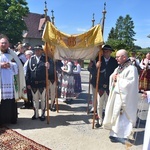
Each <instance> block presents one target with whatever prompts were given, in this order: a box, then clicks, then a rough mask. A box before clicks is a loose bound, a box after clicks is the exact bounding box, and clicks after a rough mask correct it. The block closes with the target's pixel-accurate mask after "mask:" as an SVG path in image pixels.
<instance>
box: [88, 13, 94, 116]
mask: <svg viewBox="0 0 150 150" xmlns="http://www.w3.org/2000/svg"><path fill="white" fill-rule="evenodd" d="M94 22H95V19H94V13H93V19H92V27H94ZM90 80H91V74H89V88H88V102H87V114H89V105H90V99H91V94H90V93H91V92H90V91H91V86H90V85H91V83H90ZM92 103H93V102H92ZM92 107H93V106H92Z"/></svg>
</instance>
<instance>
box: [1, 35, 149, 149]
mask: <svg viewBox="0 0 150 150" xmlns="http://www.w3.org/2000/svg"><path fill="white" fill-rule="evenodd" d="M102 50H103V55H102V57H101V59H99V56H98V57H96V58H95V60H91V61H90V63H89V65H88V71H89V72H90V74H91V80H90V83H91V86H92V92H93V94H92V95H93V100H92V108H91V110H90V113H93V110H94V107H95V106H94V102H95V101H96V112H97V123H96V125H95V126H96V128H99V127H101V126H103V128H105V129H108V130H110V136H109V138H110V141H111V142H121V143H123V144H125V143H126V142H128V139H129V137H130V136H131V135H132V134H133V133H132V132H133V127H135V125H136V121H137V120H136V119H137V110H138V108H137V107H138V95H139V92H142V93H143V96H144V97H145V98H147V99H149V91H150V53H147V54H146V56H145V58H144V59H142V60H141V61H140V60H139V59H138V58H136V55H135V53H132V56H131V57H129V56H128V53H127V51H126V50H124V49H121V50H118V51H117V52H116V58H114V57H112V56H111V53H112V52H113V51H114V50H113V49H112V47H111V46H109V45H104V46H103V47H102ZM98 70H99V72H98ZM46 72H47V73H48V82H47V80H46V76H47V75H46ZM80 72H81V65H80V63H79V60H76V59H74V60H72V59H70V58H64V59H62V60H57V61H54V60H53V58H51V57H48V58H46V56H45V54H44V51H43V47H42V46H41V45H36V46H35V47H33V48H32V47H31V46H30V45H26V44H21V43H19V44H18V45H17V47H16V49H14V50H12V49H11V48H10V47H9V40H8V38H7V37H6V36H5V35H0V77H1V80H0V85H1V88H0V90H1V91H0V96H1V99H0V124H4V123H14V124H15V123H17V117H18V116H17V114H18V112H17V100H19V99H23V100H24V104H23V106H22V107H21V108H22V109H28V108H29V109H30V108H33V111H34V113H33V116H32V117H31V118H32V120H36V119H40V120H41V121H44V120H45V111H46V97H47V95H48V96H49V99H50V100H51V105H50V110H51V111H56V104H55V98H56V97H61V98H63V99H64V102H66V103H67V102H68V101H71V100H73V99H74V98H76V97H77V96H78V95H79V94H80V93H81V92H82V86H81V75H80ZM98 73H99V82H98V90H96V84H97V75H98ZM47 85H48V90H49V91H48V92H47V90H46V87H47ZM56 87H57V88H56ZM56 89H57V92H56ZM96 91H97V93H96ZM145 91H147V92H145ZM46 92H47V93H46ZM40 103H41V107H39V106H40ZM39 108H40V109H41V112H39ZM148 117H149V115H148ZM146 130H148V123H147V125H146ZM145 138H149V135H148V134H147V135H146V134H145ZM146 145H147V146H149V145H150V143H149V141H148V142H147V140H144V147H143V148H144V150H146V148H145V147H146Z"/></svg>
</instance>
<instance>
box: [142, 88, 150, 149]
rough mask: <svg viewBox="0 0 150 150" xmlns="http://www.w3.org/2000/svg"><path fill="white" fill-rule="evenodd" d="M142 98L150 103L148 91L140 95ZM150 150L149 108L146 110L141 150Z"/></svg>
mask: <svg viewBox="0 0 150 150" xmlns="http://www.w3.org/2000/svg"><path fill="white" fill-rule="evenodd" d="M142 97H143V98H144V99H146V100H147V101H148V103H150V91H145V92H144V93H143V94H142ZM149 149H150V107H149V110H148V115H147V119H146V126H145V133H144V142H143V150H149Z"/></svg>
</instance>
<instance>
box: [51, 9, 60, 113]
mask: <svg viewBox="0 0 150 150" xmlns="http://www.w3.org/2000/svg"><path fill="white" fill-rule="evenodd" d="M51 13H52V17H51V19H52V24H53V25H54V19H55V17H54V11H53V10H52V11H51ZM53 61H54V60H53ZM54 73H55V85H56V86H55V100H56V110H57V113H58V112H59V108H58V92H57V90H58V80H57V73H56V61H54ZM54 102H55V101H54Z"/></svg>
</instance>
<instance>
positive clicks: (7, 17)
mask: <svg viewBox="0 0 150 150" xmlns="http://www.w3.org/2000/svg"><path fill="white" fill-rule="evenodd" d="M27 4H28V3H27V2H26V0H1V5H0V33H1V34H5V35H7V36H8V38H9V41H10V43H12V44H16V43H17V42H19V41H21V40H22V39H23V37H22V33H23V30H27V27H26V24H25V22H24V20H23V17H24V16H26V15H27V14H28V13H29V8H28V7H27Z"/></svg>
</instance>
